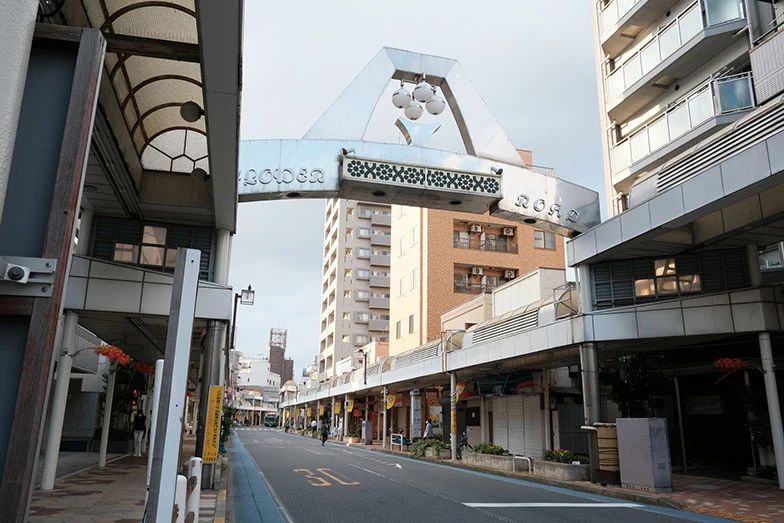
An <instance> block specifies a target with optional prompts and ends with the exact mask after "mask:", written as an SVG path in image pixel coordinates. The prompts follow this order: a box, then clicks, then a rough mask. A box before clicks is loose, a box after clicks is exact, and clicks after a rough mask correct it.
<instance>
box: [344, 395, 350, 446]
mask: <svg viewBox="0 0 784 523" xmlns="http://www.w3.org/2000/svg"><path fill="white" fill-rule="evenodd" d="M348 420H349V417H348V394H346V395H345V396H344V401H343V437H344V438H346V437H348Z"/></svg>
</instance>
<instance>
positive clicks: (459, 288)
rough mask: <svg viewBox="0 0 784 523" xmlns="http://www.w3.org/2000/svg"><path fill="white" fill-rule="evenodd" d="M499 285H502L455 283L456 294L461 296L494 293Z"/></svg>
mask: <svg viewBox="0 0 784 523" xmlns="http://www.w3.org/2000/svg"><path fill="white" fill-rule="evenodd" d="M499 285H501V282H499V283H489V284H481V283H462V282H455V292H456V293H459V294H484V293H485V292H490V291H492V290H493V289H495V288H496V287H498V286H499Z"/></svg>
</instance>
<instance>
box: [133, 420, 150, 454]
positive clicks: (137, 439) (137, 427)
mask: <svg viewBox="0 0 784 523" xmlns="http://www.w3.org/2000/svg"><path fill="white" fill-rule="evenodd" d="M146 431H147V416H145V415H144V413H143V412H141V411H139V412H138V413H137V414H136V415H135V416H134V417H133V455H134V456H136V457H137V458H141V457H142V440H143V439H144V433H145V432H146Z"/></svg>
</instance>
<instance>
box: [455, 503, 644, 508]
mask: <svg viewBox="0 0 784 523" xmlns="http://www.w3.org/2000/svg"><path fill="white" fill-rule="evenodd" d="M463 505H465V506H466V507H471V508H640V507H642V505H640V504H637V503H463Z"/></svg>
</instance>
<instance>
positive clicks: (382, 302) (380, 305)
mask: <svg viewBox="0 0 784 523" xmlns="http://www.w3.org/2000/svg"><path fill="white" fill-rule="evenodd" d="M368 306H369V307H370V308H371V309H387V310H388V309H389V298H380V297H376V296H371V298H370V303H369V304H368Z"/></svg>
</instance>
